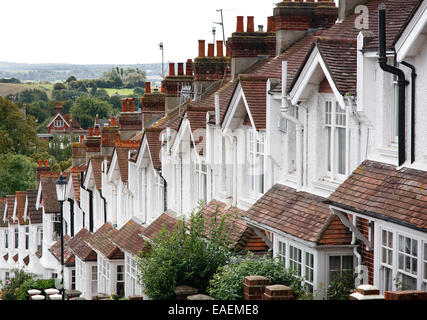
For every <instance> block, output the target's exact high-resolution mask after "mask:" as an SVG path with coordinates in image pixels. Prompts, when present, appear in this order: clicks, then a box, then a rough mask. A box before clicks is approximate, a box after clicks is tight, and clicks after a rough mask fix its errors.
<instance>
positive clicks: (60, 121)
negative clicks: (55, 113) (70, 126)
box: [54, 120, 64, 128]
mask: <svg viewBox="0 0 427 320" xmlns="http://www.w3.org/2000/svg"><path fill="white" fill-rule="evenodd" d="M54 126H55V127H56V128H62V127H63V126H64V121H63V120H55V122H54Z"/></svg>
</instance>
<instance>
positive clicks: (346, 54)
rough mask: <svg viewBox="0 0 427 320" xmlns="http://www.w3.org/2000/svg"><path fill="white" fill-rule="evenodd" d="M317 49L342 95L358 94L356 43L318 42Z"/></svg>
mask: <svg viewBox="0 0 427 320" xmlns="http://www.w3.org/2000/svg"><path fill="white" fill-rule="evenodd" d="M317 48H318V49H319V52H320V55H321V56H322V58H323V60H324V61H325V64H326V67H327V69H328V71H329V73H330V74H331V76H332V78H333V80H334V83H335V85H336V86H337V88H338V90H339V92H340V93H341V95H346V94H347V93H350V94H352V95H355V94H356V82H357V44H356V41H342V40H337V41H330V40H321V38H320V39H319V40H318V41H317Z"/></svg>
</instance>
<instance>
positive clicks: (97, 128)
mask: <svg viewBox="0 0 427 320" xmlns="http://www.w3.org/2000/svg"><path fill="white" fill-rule="evenodd" d="M95 136H99V127H95Z"/></svg>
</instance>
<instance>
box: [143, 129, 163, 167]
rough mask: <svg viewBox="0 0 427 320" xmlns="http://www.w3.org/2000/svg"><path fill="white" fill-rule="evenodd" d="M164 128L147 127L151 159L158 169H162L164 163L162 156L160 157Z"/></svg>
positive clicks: (146, 134)
mask: <svg viewBox="0 0 427 320" xmlns="http://www.w3.org/2000/svg"><path fill="white" fill-rule="evenodd" d="M161 132H162V129H161V128H146V129H145V136H146V138H147V145H148V148H149V150H150V155H151V161H152V163H153V167H154V168H155V169H157V170H159V169H161V167H162V163H161V160H160V159H161V157H160V150H161V145H162V141H161V140H160V139H161V136H160V134H161Z"/></svg>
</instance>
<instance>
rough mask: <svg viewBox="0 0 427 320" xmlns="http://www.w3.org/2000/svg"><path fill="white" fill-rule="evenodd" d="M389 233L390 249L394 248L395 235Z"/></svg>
mask: <svg viewBox="0 0 427 320" xmlns="http://www.w3.org/2000/svg"><path fill="white" fill-rule="evenodd" d="M387 233H388V247H389V248H393V233H391V232H387Z"/></svg>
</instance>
